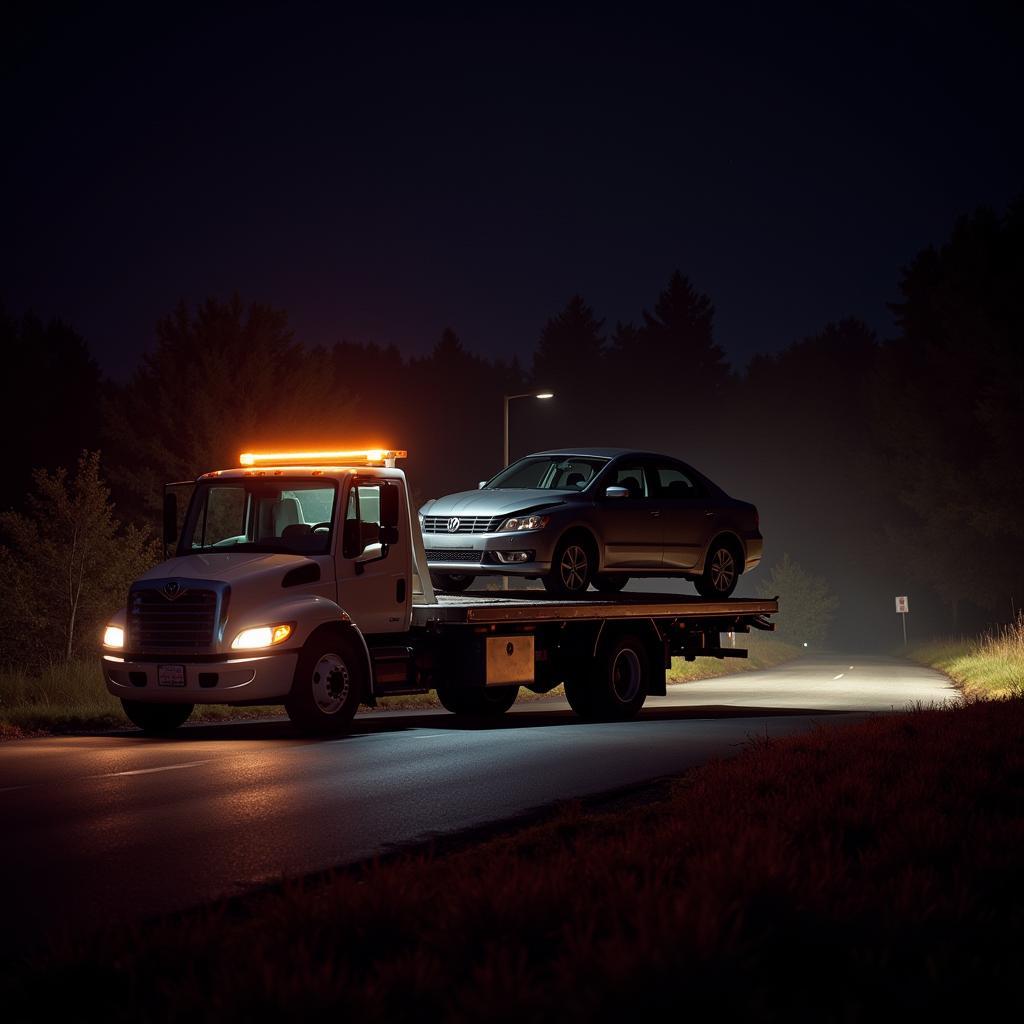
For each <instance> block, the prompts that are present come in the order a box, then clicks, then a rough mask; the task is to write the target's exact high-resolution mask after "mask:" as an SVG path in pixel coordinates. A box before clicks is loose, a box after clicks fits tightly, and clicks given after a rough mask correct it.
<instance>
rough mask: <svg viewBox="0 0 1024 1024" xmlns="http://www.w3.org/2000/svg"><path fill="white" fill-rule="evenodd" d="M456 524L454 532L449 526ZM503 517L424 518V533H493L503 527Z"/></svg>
mask: <svg viewBox="0 0 1024 1024" xmlns="http://www.w3.org/2000/svg"><path fill="white" fill-rule="evenodd" d="M451 523H455V524H456V527H455V529H454V530H452V529H449V524H451ZM501 523H502V517H501V516H424V517H423V532H424V533H493V532H494V531H495V530H496V529H497V528H498V527H499V526H501Z"/></svg>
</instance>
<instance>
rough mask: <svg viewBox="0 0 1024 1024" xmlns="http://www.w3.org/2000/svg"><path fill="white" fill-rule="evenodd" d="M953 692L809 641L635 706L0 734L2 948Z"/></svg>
mask: <svg viewBox="0 0 1024 1024" xmlns="http://www.w3.org/2000/svg"><path fill="white" fill-rule="evenodd" d="M954 696H955V691H954V690H953V689H952V688H951V687H950V685H949V683H948V681H947V680H946V679H945V677H944V676H941V675H939V674H938V673H935V672H932V671H931V670H929V669H924V668H921V667H918V666H914V665H910V664H909V663H906V662H902V661H895V660H892V659H886V658H863V657H858V658H851V657H848V656H838V657H817V658H804V659H801V660H800V661H797V662H794V663H792V664H790V665H787V666H782V667H780V668H776V669H772V670H768V671H764V672H750V673H743V674H740V675H733V676H729V677H726V678H723V679H717V680H709V681H706V682H702V683H690V684H687V685H686V686H682V687H670V694H669V696H667V697H662V698H651V699H649V700H648V703H647V706H646V707H645V709H644V711H643V712H642V713H641V716H640V718H639V719H637V720H636V721H633V722H622V723H602V724H588V723H583V722H580V721H579V720H578V719H576V718H575V717H574V716H573V715H572V714H571V712H570V711H569V710H568V706H567V705H566V704H565V703H564V702H563V701H561V700H558V699H551V700H545V701H535V702H522V703H521V704H519V705H517V706H516V708H515V709H514V710H513V712H511V713H510V714H509V715H507V716H505V718H503V719H501V720H500V721H498V722H496V723H494V724H490V725H487V726H484V727H480V726H476V727H469V726H467V725H464V724H461V723H459V722H458V721H457V720H456V719H455V718H454V717H453V716H451V715H448V714H447V713H445V712H418V711H416V712H390V713H379V712H378V713H369V714H364V715H360V716H359V717H358V718H357V719H356V723H355V730H354V732H353V734H352V735H351V736H348V737H345V738H342V739H335V740H311V739H303V738H299V737H296V735H295V734H294V733H293V731H292V729H291V727H290V725H289V724H288V723H287V722H284V721H272V722H240V723H233V724H230V725H214V726H209V725H206V726H204V725H197V726H192V727H186V728H184V729H182V730H180V732H179V733H178V734H176V735H175V736H174V737H173V738H170V739H161V740H157V739H146V738H143V737H142V736H141V735H140V734H138V733H129V732H124V733H119V734H109V735H103V736H77V737H54V738H48V739H29V740H17V741H14V742H9V743H4V744H0V820H2V821H3V839H2V841H0V866H2V869H3V878H4V879H5V882H6V893H5V898H4V900H3V913H4V917H5V918H6V922H5V926H4V927H3V928H2V929H0V955H2V954H5V953H10V952H13V951H14V950H16V949H19V948H22V949H23V948H25V947H26V946H32V945H34V944H36V943H38V942H39V941H40V940H41V938H42V937H43V936H44V935H46V934H47V933H51V932H54V931H56V932H60V931H61V930H64V929H68V930H70V931H73V932H76V933H79V934H81V933H83V932H84V931H85V930H87V929H89V928H90V927H92V926H94V925H98V924H101V923H106V922H112V921H127V920H132V919H139V918H143V917H146V916H148V915H152V914H156V913H162V912H165V911H171V910H177V909H183V908H186V907H189V906H194V905H197V904H201V903H205V902H208V901H210V900H213V899H216V898H217V897H220V896H226V895H233V894H237V893H240V892H244V891H246V890H247V889H250V888H253V887H254V886H258V885H261V884H264V883H266V882H268V881H273V880H275V879H278V878H280V877H281V876H282V874H290V875H291V874H301V873H306V872H313V871H319V870H322V869H326V868H329V867H332V866H334V865H340V864H345V863H351V862H353V861H356V860H360V859H362V858H364V857H367V856H370V855H372V854H374V853H378V852H384V851H388V850H391V849H394V848H395V847H396V846H401V845H404V844H409V843H414V842H417V841H422V840H424V839H426V838H428V837H430V836H434V835H439V834H447V833H453V832H457V831H459V830H463V829H467V828H471V827H474V826H479V825H482V824H485V823H488V822H494V821H499V820H502V819H505V818H509V817H513V816H515V815H518V814H522V813H524V812H526V811H529V810H531V809H535V808H539V807H543V806H545V805H547V804H551V803H553V802H556V801H559V800H564V799H568V798H573V797H580V796H585V795H589V794H594V793H600V792H604V791H608V790H613V789H616V788H621V787H626V786H630V785H634V784H637V783H641V782H643V781H645V780H650V779H656V778H660V777H663V776H666V775H672V774H677V773H680V772H683V771H685V770H687V769H688V768H691V767H693V766H695V765H698V764H701V763H703V762H705V761H707V760H708V759H710V758H712V757H716V756H728V755H729V754H730V753H734V752H737V751H738V750H739V749H741V748H742V746H743V745H744V744H745V743H746V742H747V741H748V740H749V739H750V737H752V736H759V737H761V736H764V735H765V734H767V735H770V736H781V735H785V734H788V733H793V732H798V731H801V730H805V729H808V728H811V727H813V726H814V724H816V723H818V722H822V723H833V724H834V723H838V722H844V721H849V720H850V718H851V717H852V716H854V715H858V714H862V713H864V712H873V711H890V710H894V709H895V710H900V709H902V708H903V707H905V706H906V705H907V704H908V703H913V702H923V703H926V704H927V703H932V702H939V701H943V700H946V699H949V698H951V697H954Z"/></svg>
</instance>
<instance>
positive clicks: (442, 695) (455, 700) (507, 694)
mask: <svg viewBox="0 0 1024 1024" xmlns="http://www.w3.org/2000/svg"><path fill="white" fill-rule="evenodd" d="M518 696H519V687H518V686H487V687H483V688H482V689H473V690H469V689H465V688H462V687H457V686H439V687H438V688H437V699H438V700H439V701H440V702H441V707H443V708H444V709H445V710H446V711H450V712H451V713H452V714H453V715H475V716H478V717H481V718H497V717H498V716H499V715H503V714H505V712H506V711H508V709H509V708H510V707H512V705H513V704H515V702H516V697H518Z"/></svg>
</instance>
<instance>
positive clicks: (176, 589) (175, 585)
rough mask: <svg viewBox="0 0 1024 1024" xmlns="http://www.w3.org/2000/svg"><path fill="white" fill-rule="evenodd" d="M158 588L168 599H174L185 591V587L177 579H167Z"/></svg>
mask: <svg viewBox="0 0 1024 1024" xmlns="http://www.w3.org/2000/svg"><path fill="white" fill-rule="evenodd" d="M160 590H161V593H163V595H164V597H166V598H167V600H168V601H174V600H175V599H177V598H179V597H181V595H182V594H184V593H185V588H184V587H183V586H182V585H181V584H180V583H179V582H178V581H177V580H168V582H167V583H165V584H164V585H163V586H162V587H161V588H160Z"/></svg>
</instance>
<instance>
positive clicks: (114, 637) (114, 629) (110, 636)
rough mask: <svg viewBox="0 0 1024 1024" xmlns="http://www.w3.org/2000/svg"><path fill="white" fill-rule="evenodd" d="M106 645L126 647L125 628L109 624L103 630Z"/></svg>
mask: <svg viewBox="0 0 1024 1024" xmlns="http://www.w3.org/2000/svg"><path fill="white" fill-rule="evenodd" d="M103 646H104V647H117V648H122V647H124V630H123V629H122V628H121V627H120V626H107V628H106V629H105V630H104V631H103Z"/></svg>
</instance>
